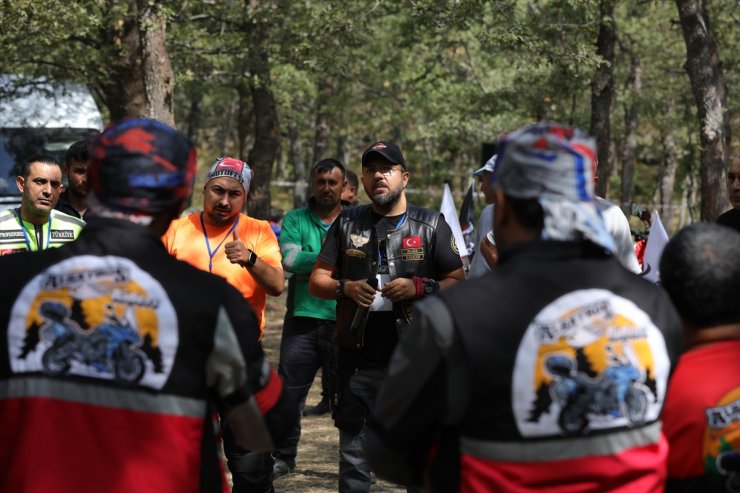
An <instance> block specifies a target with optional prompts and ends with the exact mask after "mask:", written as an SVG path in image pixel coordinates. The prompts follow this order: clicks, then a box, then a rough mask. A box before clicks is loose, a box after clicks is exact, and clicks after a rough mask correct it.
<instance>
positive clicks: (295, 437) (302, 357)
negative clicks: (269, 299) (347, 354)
mask: <svg viewBox="0 0 740 493" xmlns="http://www.w3.org/2000/svg"><path fill="white" fill-rule="evenodd" d="M335 326H336V323H335V322H334V321H333V320H321V319H318V318H310V317H290V318H288V317H286V318H285V323H284V324H283V337H282V340H281V341H280V364H279V365H278V374H279V375H280V378H282V380H283V385H284V386H285V388H286V389H288V390H289V391H290V392H291V393H293V394H294V395H295V396H296V398H297V401H298V417H297V418H296V422H295V423H294V425H293V429H292V431H291V432H290V435H289V436H288V438H287V439H286V440H285V441H284V442H283V443H282V444H280V447H279V448H277V449H275V451H274V456H275V457H276V458H280V459H283V460H285V461H286V462H287V463H288V464H289V465H291V466H295V463H296V455H297V453H298V441H299V440H300V438H301V414H302V412H303V407H304V406H305V405H306V397H307V396H308V391H309V389H310V388H311V384H312V383H313V380H314V378H315V377H316V372H317V371H318V369H319V368H322V367H323V368H324V373H327V372H329V371H330V369H331V361H332V353H333V351H334V344H333V343H332V335H333V334H334V327H335ZM324 397H325V398H327V399H328V398H329V396H328V395H326V396H324Z"/></svg>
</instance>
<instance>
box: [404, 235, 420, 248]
mask: <svg viewBox="0 0 740 493" xmlns="http://www.w3.org/2000/svg"><path fill="white" fill-rule="evenodd" d="M401 246H402V247H403V248H421V236H407V237H405V238H404V239H403V241H402V242H401Z"/></svg>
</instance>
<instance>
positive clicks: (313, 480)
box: [263, 290, 406, 493]
mask: <svg viewBox="0 0 740 493" xmlns="http://www.w3.org/2000/svg"><path fill="white" fill-rule="evenodd" d="M286 293H287V290H286ZM286 293H283V295H282V296H280V297H277V298H273V297H270V296H268V297H267V316H266V327H265V335H264V337H263V346H264V347H265V352H266V353H267V357H268V359H269V360H270V362H271V363H272V364H273V365H274V366H275V368H277V365H278V359H279V357H278V356H279V353H280V335H281V332H282V328H283V317H284V316H285V299H286ZM318 377H319V375H317V378H316V380H315V381H314V385H313V386H311V391H310V392H309V394H308V402H307V403H306V406H307V407H309V406H314V405H316V403H318V401H319V399H320V398H321V382H320V381H319V378H318ZM338 469H339V432H338V430H337V429H336V428H334V422H333V421H332V419H331V417H329V415H328V414H325V415H323V416H311V417H306V418H303V431H302V434H301V441H300V442H299V443H298V465H297V467H296V469H295V471H294V472H293V473H292V474H288V475H286V476H283V477H282V478H279V479H276V480H275V491H276V492H277V493H281V492H285V493H299V492H300V493H325V492H332V491H337V471H338ZM371 491H373V492H381V491H382V492H394V493H401V492H405V491H406V489H405V488H400V487H398V486H395V485H393V484H391V483H387V482H384V481H380V480H379V481H377V482H376V483H375V484H374V485H373V486H372V489H371Z"/></svg>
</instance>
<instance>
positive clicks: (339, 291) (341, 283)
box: [337, 279, 346, 299]
mask: <svg viewBox="0 0 740 493" xmlns="http://www.w3.org/2000/svg"><path fill="white" fill-rule="evenodd" d="M345 281H346V279H340V280H339V282H338V283H337V299H339V298H343V297H344V282H345Z"/></svg>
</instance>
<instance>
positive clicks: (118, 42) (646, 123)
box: [0, 0, 740, 232]
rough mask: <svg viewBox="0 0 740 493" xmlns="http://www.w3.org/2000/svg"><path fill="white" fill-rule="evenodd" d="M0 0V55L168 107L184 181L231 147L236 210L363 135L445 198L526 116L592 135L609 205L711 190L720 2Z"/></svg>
mask: <svg viewBox="0 0 740 493" xmlns="http://www.w3.org/2000/svg"><path fill="white" fill-rule="evenodd" d="M0 5H2V10H1V11H0V47H1V50H0V73H12V74H22V75H25V76H29V78H33V77H39V76H44V77H47V78H50V79H52V80H71V81H75V82H82V83H85V84H87V86H88V87H89V88H90V89H91V91H92V92H93V95H94V96H95V98H96V100H97V102H98V105H99V106H100V108H101V110H102V111H103V112H104V115H105V118H106V119H108V120H116V119H119V118H122V117H125V116H132V115H144V116H149V117H154V118H158V119H160V120H163V121H165V122H168V123H170V124H172V125H175V126H176V127H177V128H178V129H180V130H181V131H182V132H183V133H185V134H187V135H188V137H189V138H190V139H192V140H193V142H195V143H196V145H197V147H198V156H199V165H200V169H201V173H199V176H200V178H201V179H202V178H203V176H202V175H203V174H204V173H205V170H206V169H207V167H208V166H209V165H210V164H211V163H212V162H213V160H214V159H215V158H216V157H217V156H220V155H231V156H235V157H240V158H242V159H244V160H246V161H247V162H249V163H250V165H251V166H252V167H253V168H254V170H255V179H254V181H253V183H252V189H251V192H250V198H249V213H250V215H252V216H254V217H259V218H268V217H269V216H270V215H271V214H273V213H274V209H276V208H277V209H282V210H289V209H291V208H293V207H299V206H302V205H304V204H305V200H306V194H307V183H306V177H307V173H308V170H309V169H310V166H311V164H312V163H314V162H315V161H317V160H318V159H321V158H324V157H335V158H338V159H339V160H341V161H342V162H343V163H345V164H346V165H347V167H348V168H350V169H353V170H355V171H360V157H361V154H362V151H363V150H364V149H365V148H366V147H367V146H368V145H369V144H371V143H372V142H374V141H376V140H381V139H383V140H390V141H392V142H394V143H396V144H398V145H399V146H400V147H401V148H402V150H403V152H404V154H405V155H406V159H407V161H408V163H409V170H410V171H411V173H412V178H411V182H410V187H411V188H410V190H409V196H410V200H411V201H412V202H414V203H417V204H420V205H426V206H430V207H433V208H438V207H439V203H440V201H441V192H442V184H443V183H445V182H447V183H449V184H450V186H451V188H452V189H453V191H454V192H455V195H456V198H457V200H458V204H459V202H460V200H461V197H462V194H463V192H464V191H465V190H466V189H467V187H468V185H469V182H470V179H471V172H472V171H473V170H474V169H476V168H477V167H479V166H480V164H481V161H483V160H484V158H485V157H487V156H482V155H481V154H482V151H481V148H482V144H483V143H486V142H493V141H495V140H496V139H497V138H498V137H499V135H500V134H501V133H502V132H504V131H507V130H510V129H512V128H515V127H517V126H519V125H522V124H527V123H531V122H533V121H540V120H550V121H558V122H561V123H566V124H570V125H574V126H577V127H580V128H582V129H584V130H586V131H588V132H590V133H591V134H592V135H593V136H594V137H595V138H596V140H597V142H598V144H599V163H600V165H599V176H600V182H599V185H598V188H597V192H598V193H599V194H600V195H602V196H604V197H607V198H608V199H610V200H611V201H613V202H615V203H618V204H620V205H621V206H622V207H623V210H624V211H625V213H626V214H627V215H628V217H629V215H630V213H631V211H632V204H639V205H640V206H644V207H647V208H649V209H656V210H658V211H659V212H660V214H661V216H662V218H663V221H664V223H665V224H666V226H667V229H668V230H669V232H672V231H675V230H676V229H678V228H679V227H680V226H682V225H684V224H687V223H690V222H693V221H697V220H710V221H711V220H714V219H715V218H716V216H717V215H719V214H720V213H721V212H723V211H724V210H726V209H728V208H729V202H728V200H727V197H726V192H725V187H724V179H725V172H726V166H727V163H728V161H729V159H730V157H731V156H733V155H737V154H738V151H739V150H740V146H739V145H738V142H737V139H735V140H734V141H733V140H732V138H731V131H730V129H736V128H737V127H738V123H739V122H740V119H739V118H740V117H738V115H739V114H740V113H739V112H738V110H739V109H740V107H739V106H740V103H739V102H738V99H737V98H733V97H731V96H732V91H731V89H734V88H736V87H738V83H739V82H740V50H738V47H740V34H739V33H740V1H738V0H675V1H667V0H657V1H648V0H623V1H615V0H493V1H480V0H446V1H444V0H404V1H398V0H396V1H391V0H389V1H384V0H345V1H342V2H334V1H316V0H221V1H219V0H178V1H174V0H173V1H170V0H161V1H152V0H77V1H69V0H45V1H43V2H38V1H37V0H2V1H0ZM8 90H10V89H9V88H1V87H0V97H3V95H4V94H3V93H4V92H5V93H7V91H8ZM198 190H199V186H196V191H198ZM196 193H197V192H196ZM193 204H194V205H199V204H200V197H199V196H198V195H196V197H195V198H194V200H193ZM480 206H481V204H480V202H479V206H478V208H480ZM271 211H272V212H271ZM633 224H634V218H633ZM638 229H639V227H638Z"/></svg>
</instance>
